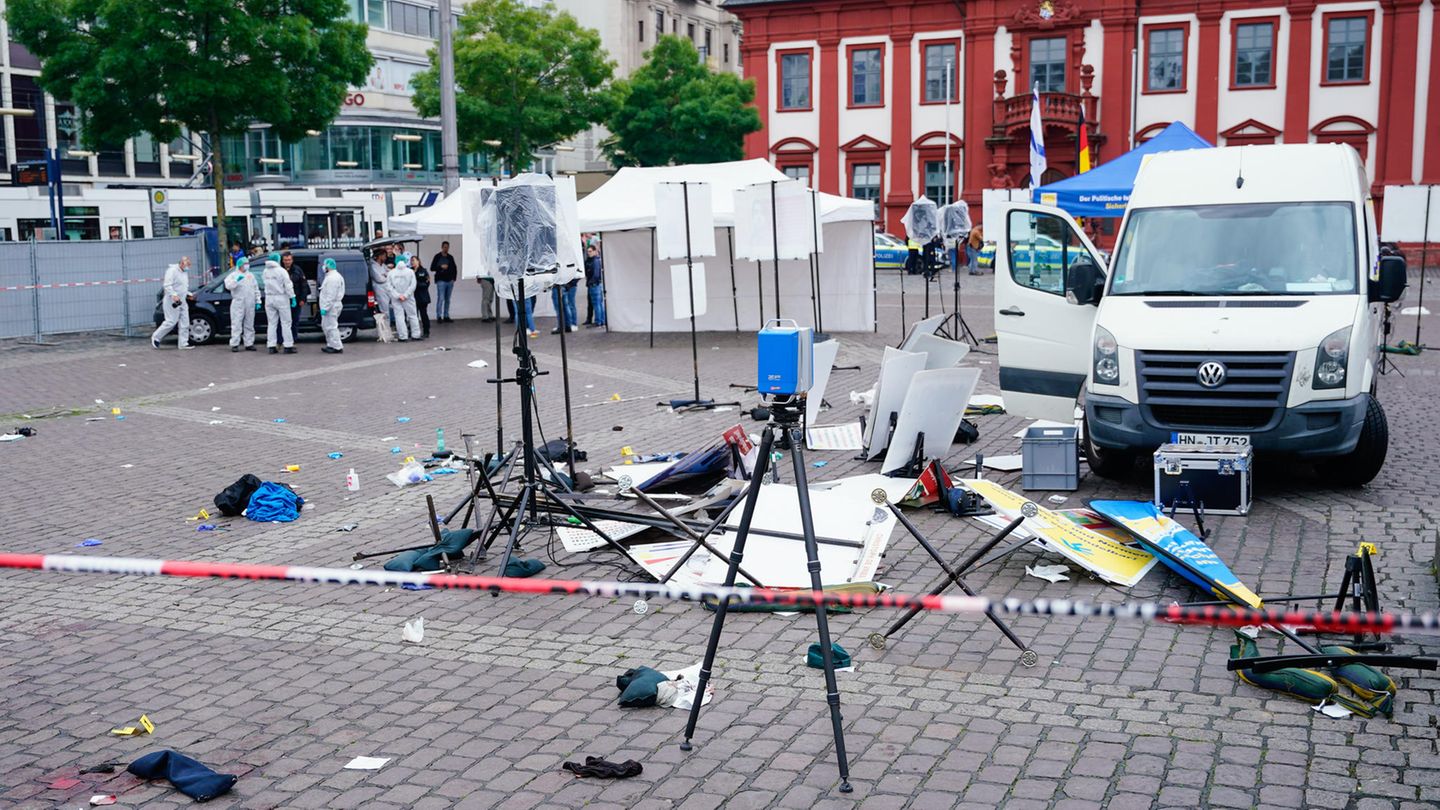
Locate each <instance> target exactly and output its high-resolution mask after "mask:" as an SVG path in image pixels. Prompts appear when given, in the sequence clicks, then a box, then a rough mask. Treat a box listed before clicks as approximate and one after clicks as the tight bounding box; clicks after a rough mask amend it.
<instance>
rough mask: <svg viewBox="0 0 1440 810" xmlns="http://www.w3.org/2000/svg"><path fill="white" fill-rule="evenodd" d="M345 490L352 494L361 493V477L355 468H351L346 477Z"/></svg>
mask: <svg viewBox="0 0 1440 810" xmlns="http://www.w3.org/2000/svg"><path fill="white" fill-rule="evenodd" d="M345 488H346V489H348V490H350V491H351V492H359V491H360V476H359V475H358V474H357V473H356V472H355V468H354V467H351V468H350V472H349V473H347V474H346V475H345Z"/></svg>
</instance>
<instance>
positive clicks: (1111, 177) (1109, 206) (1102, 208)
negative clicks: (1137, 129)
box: [1031, 121, 1214, 217]
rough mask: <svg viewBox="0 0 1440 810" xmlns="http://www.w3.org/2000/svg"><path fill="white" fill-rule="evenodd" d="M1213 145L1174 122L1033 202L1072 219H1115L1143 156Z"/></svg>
mask: <svg viewBox="0 0 1440 810" xmlns="http://www.w3.org/2000/svg"><path fill="white" fill-rule="evenodd" d="M1213 146H1214V145H1213V144H1211V143H1210V142H1209V141H1206V140H1205V139H1204V138H1202V137H1200V136H1199V135H1196V134H1195V132H1194V130H1192V129H1190V128H1189V127H1187V126H1185V125H1184V124H1182V123H1180V122H1179V121H1176V122H1175V123H1173V124H1171V125H1170V126H1168V127H1166V128H1165V129H1164V130H1162V131H1161V132H1160V134H1159V135H1156V136H1155V137H1153V138H1151V139H1150V140H1148V141H1146V142H1145V143H1142V144H1140V145H1139V146H1137V147H1135V148H1134V149H1131V150H1130V151H1129V152H1126V153H1125V154H1123V155H1121V156H1120V157H1118V158H1115V159H1114V160H1112V161H1110V162H1108V163H1102V164H1100V165H1099V166H1096V167H1095V168H1093V169H1091V170H1090V171H1088V172H1085V173H1084V174H1077V175H1075V176H1074V177H1067V178H1065V179H1064V180H1058V181H1056V182H1054V183H1051V184H1049V185H1045V186H1040V187H1039V188H1037V189H1034V190H1033V192H1032V197H1031V199H1032V201H1034V202H1037V203H1040V204H1042V205H1053V206H1056V207H1058V208H1063V209H1065V211H1066V212H1068V213H1069V214H1070V215H1071V216H1074V217H1118V216H1122V215H1123V214H1124V213H1125V206H1126V205H1128V204H1129V203H1130V190H1131V189H1133V188H1134V187H1135V175H1136V174H1138V173H1139V171H1140V164H1141V162H1142V161H1144V159H1145V156H1146V155H1153V154H1155V153H1157V152H1178V151H1180V150H1182V149H1209V148H1211V147H1213Z"/></svg>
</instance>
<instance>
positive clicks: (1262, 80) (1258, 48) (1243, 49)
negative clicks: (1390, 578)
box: [1234, 22, 1275, 87]
mask: <svg viewBox="0 0 1440 810" xmlns="http://www.w3.org/2000/svg"><path fill="white" fill-rule="evenodd" d="M1234 85H1235V86H1236V87H1274V86H1275V23H1273V22H1261V23H1240V24H1237V25H1236V26H1235V81H1234Z"/></svg>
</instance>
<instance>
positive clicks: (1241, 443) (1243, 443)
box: [1175, 433, 1250, 447]
mask: <svg viewBox="0 0 1440 810" xmlns="http://www.w3.org/2000/svg"><path fill="white" fill-rule="evenodd" d="M1175 438H1176V439H1177V440H1178V441H1179V443H1180V444H1208V445H1214V446H1216V447H1249V446H1250V437H1249V436H1237V435H1235V434H1231V433H1180V434H1177V435H1176V437H1175Z"/></svg>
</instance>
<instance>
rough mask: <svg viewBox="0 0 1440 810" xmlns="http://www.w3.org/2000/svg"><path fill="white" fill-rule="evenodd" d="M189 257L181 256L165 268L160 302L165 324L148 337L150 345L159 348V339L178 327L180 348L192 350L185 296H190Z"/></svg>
mask: <svg viewBox="0 0 1440 810" xmlns="http://www.w3.org/2000/svg"><path fill="white" fill-rule="evenodd" d="M189 270H190V257H189V256H181V257H180V263H179V264H172V265H170V266H169V267H167V268H165V283H164V285H163V289H164V294H163V295H161V296H160V302H161V304H163V305H164V307H165V322H164V323H162V324H160V328H159V329H156V330H155V334H153V335H151V336H150V345H151V346H154V347H155V348H157V349H158V348H160V339H161V338H163V337H165V336H166V335H168V334H170V330H172V329H175V328H176V327H179V329H180V333H179V338H180V348H182V349H193V348H195V347H194V346H191V345H190V307H189V305H188V304H186V303H185V296H187V295H189V294H190V273H189V272H188V271H189Z"/></svg>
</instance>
